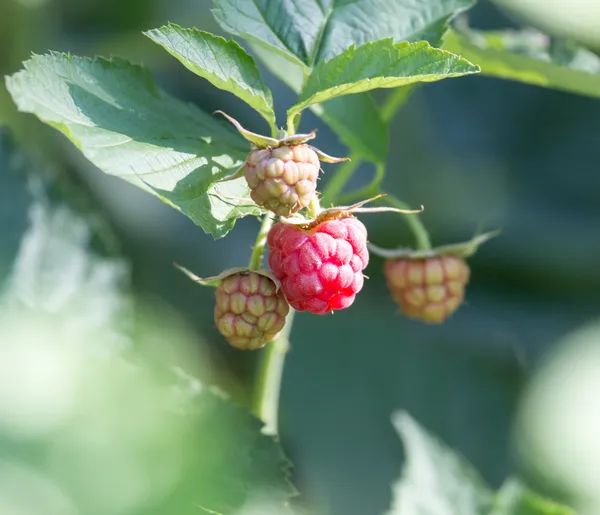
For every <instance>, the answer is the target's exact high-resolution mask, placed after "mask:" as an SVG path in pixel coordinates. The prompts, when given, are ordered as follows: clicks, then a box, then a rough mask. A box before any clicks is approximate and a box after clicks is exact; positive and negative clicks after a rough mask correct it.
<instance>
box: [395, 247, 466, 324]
mask: <svg viewBox="0 0 600 515" xmlns="http://www.w3.org/2000/svg"><path fill="white" fill-rule="evenodd" d="M469 275H470V271H469V267H468V265H467V263H466V262H465V261H464V260H463V259H462V258H460V257H458V256H453V255H442V256H435V257H430V258H426V259H389V260H388V261H387V262H386V263H385V277H386V281H387V284H388V287H389V289H390V291H391V293H392V296H393V297H394V300H395V301H396V302H397V303H398V304H399V306H400V308H401V310H402V312H403V313H404V314H405V315H406V316H408V317H411V318H417V319H420V320H423V321H424V322H428V323H432V324H436V323H437V324H439V323H441V322H443V321H444V320H445V319H446V318H447V317H448V316H449V315H450V314H452V313H453V312H454V311H456V309H457V308H458V306H460V304H461V303H462V301H463V298H464V294H465V286H466V285H467V283H468V282H469Z"/></svg>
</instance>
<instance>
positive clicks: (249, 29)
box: [213, 0, 474, 67]
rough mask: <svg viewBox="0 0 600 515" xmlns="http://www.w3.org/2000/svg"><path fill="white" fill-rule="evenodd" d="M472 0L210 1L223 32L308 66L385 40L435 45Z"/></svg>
mask: <svg viewBox="0 0 600 515" xmlns="http://www.w3.org/2000/svg"><path fill="white" fill-rule="evenodd" d="M473 3H474V1H473V0H422V1H419V2H415V1H413V0H352V1H350V0H303V1H302V2H297V1H294V0H254V1H252V2H248V1H247V0H214V5H215V8H214V9H213V14H214V16H215V18H216V19H217V21H218V22H219V23H220V24H221V26H222V27H223V29H225V30H226V31H228V32H230V33H232V34H236V35H239V36H241V37H243V38H245V39H247V40H248V41H251V42H253V43H257V44H260V45H263V46H267V47H269V48H271V49H272V50H275V51H276V52H279V53H280V54H282V55H284V56H286V57H287V58H288V59H290V60H292V61H294V62H297V63H304V64H305V65H306V66H308V67H312V66H315V65H316V64H318V63H320V62H323V61H326V60H329V59H331V58H333V57H335V56H336V55H338V54H340V53H342V52H344V50H346V49H347V48H349V47H350V46H352V45H357V46H360V45H363V44H364V43H367V42H372V41H376V40H379V39H384V38H393V39H394V40H395V41H423V40H425V41H429V42H430V43H431V44H432V45H434V46H435V45H437V44H438V43H439V42H440V41H441V37H442V35H443V34H444V32H445V31H446V30H447V23H448V21H449V20H450V19H451V18H453V17H454V16H455V15H456V14H458V13H459V12H461V11H464V10H465V9H468V8H469V7H471V6H472V5H473Z"/></svg>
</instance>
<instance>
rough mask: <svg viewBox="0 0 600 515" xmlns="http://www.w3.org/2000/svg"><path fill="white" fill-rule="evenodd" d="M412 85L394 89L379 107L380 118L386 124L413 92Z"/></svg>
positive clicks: (413, 87)
mask: <svg viewBox="0 0 600 515" xmlns="http://www.w3.org/2000/svg"><path fill="white" fill-rule="evenodd" d="M415 87H416V86H414V85H412V86H403V87H401V88H398V89H396V90H395V91H394V92H393V93H391V94H390V96H389V97H388V98H387V99H386V101H385V102H384V103H383V105H382V106H381V118H383V121H384V122H386V123H388V122H390V121H391V119H392V118H393V117H394V115H395V114H396V112H397V111H398V109H400V108H401V107H402V106H403V105H404V104H405V103H406V101H407V100H408V98H409V97H410V95H411V93H412V92H413V91H414V90H415Z"/></svg>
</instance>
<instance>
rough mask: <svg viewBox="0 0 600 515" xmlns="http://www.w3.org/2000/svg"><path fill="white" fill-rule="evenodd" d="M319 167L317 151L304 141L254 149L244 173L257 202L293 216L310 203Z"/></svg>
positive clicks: (280, 213)
mask: <svg viewBox="0 0 600 515" xmlns="http://www.w3.org/2000/svg"><path fill="white" fill-rule="evenodd" d="M319 169H320V164H319V158H318V156H317V153H316V152H315V151H314V150H313V149H312V148H310V147H309V146H308V145H304V144H302V145H294V146H281V147H277V148H265V149H258V150H253V151H252V152H250V153H249V154H248V157H247V158H246V164H245V166H244V173H245V175H246V181H247V182H248V186H249V187H250V196H251V197H252V200H254V202H256V203H257V204H258V205H259V206H263V207H265V208H266V209H269V210H270V211H273V213H275V214H276V215H279V216H290V215H291V214H293V213H296V212H297V211H299V210H300V209H302V208H303V207H306V206H308V204H309V203H310V201H311V199H312V197H313V195H314V194H315V188H316V186H317V176H318V175H319Z"/></svg>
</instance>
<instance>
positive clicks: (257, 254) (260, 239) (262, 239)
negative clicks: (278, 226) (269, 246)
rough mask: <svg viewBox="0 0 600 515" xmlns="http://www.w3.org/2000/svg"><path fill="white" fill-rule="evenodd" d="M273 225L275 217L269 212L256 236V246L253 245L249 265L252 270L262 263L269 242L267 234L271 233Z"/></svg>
mask: <svg viewBox="0 0 600 515" xmlns="http://www.w3.org/2000/svg"><path fill="white" fill-rule="evenodd" d="M272 225H273V217H272V216H271V214H269V213H267V214H266V215H265V216H264V217H263V221H262V224H261V225H260V229H259V231H258V235H257V236H256V241H255V242H254V247H252V255H251V256H250V264H249V265H248V268H249V269H250V270H258V269H259V268H260V266H261V264H262V257H263V253H264V251H265V245H266V243H267V236H268V235H269V231H270V230H271V226H272Z"/></svg>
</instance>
